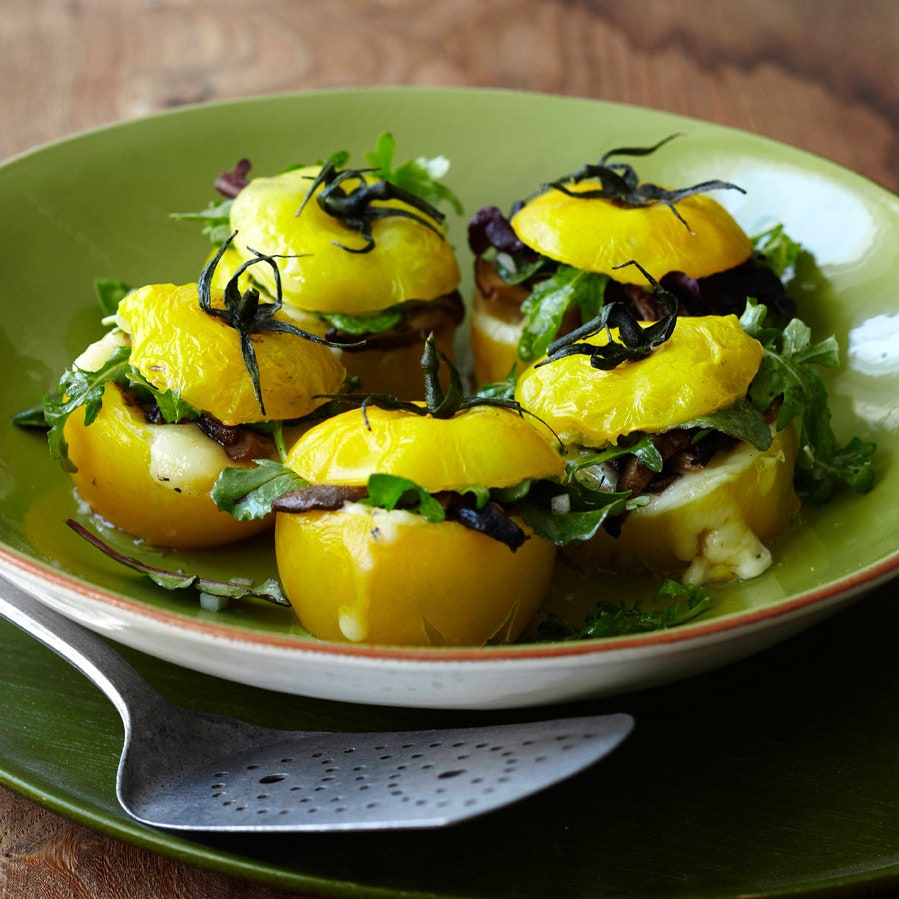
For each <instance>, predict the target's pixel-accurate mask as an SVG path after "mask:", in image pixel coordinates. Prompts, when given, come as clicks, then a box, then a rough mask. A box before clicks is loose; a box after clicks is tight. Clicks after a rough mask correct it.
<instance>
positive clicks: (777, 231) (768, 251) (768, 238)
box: [752, 225, 804, 278]
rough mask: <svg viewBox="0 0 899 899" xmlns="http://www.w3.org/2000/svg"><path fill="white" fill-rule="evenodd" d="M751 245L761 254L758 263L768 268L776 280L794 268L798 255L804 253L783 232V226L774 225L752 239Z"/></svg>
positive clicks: (800, 245) (796, 243)
mask: <svg viewBox="0 0 899 899" xmlns="http://www.w3.org/2000/svg"><path fill="white" fill-rule="evenodd" d="M752 245H753V247H754V248H755V250H756V252H757V253H760V254H761V258H760V260H759V261H760V262H761V263H762V265H764V266H765V267H766V268H770V269H771V271H772V272H774V274H775V275H777V277H778V278H783V277H784V275H785V274H786V273H787V272H789V271H791V270H793V269H794V268H795V267H796V262H797V260H798V259H799V256H800V254H802V253H803V252H804V250H803V248H802V244H801V243H798V242H797V241H795V240H793V239H792V238H791V237H790V236H789V235H788V234H787V233H786V231H785V230H784V226H783V225H774V227H772V228H769V229H768V230H767V231H763V232H762V233H761V234H756V235H755V236H754V237H752Z"/></svg>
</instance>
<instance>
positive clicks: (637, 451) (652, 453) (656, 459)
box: [565, 434, 665, 482]
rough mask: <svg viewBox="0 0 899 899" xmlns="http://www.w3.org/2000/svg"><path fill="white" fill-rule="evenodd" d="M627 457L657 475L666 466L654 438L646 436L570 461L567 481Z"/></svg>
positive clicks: (566, 468)
mask: <svg viewBox="0 0 899 899" xmlns="http://www.w3.org/2000/svg"><path fill="white" fill-rule="evenodd" d="M627 455H634V456H636V457H637V458H638V459H639V460H640V461H641V462H642V463H643V464H644V465H645V466H646V467H647V468H648V469H649V470H650V471H654V472H656V473H658V472H660V471H661V470H662V468H663V467H664V466H665V460H664V459H663V458H662V454H661V453H660V452H659V451H658V450H657V449H656V446H655V444H654V443H653V442H652V437H651V436H650V435H649V434H645V435H644V436H643V437H641V438H640V439H639V440H638V441H637V442H636V443H631V444H626V443H621V444H617V445H615V446H610V447H608V448H607V449H604V450H602V451H601V452H598V453H584V454H582V455H580V456H578V457H577V458H576V459H571V460H569V461H568V462H566V464H565V470H566V479H567V480H568V481H569V482H570V481H572V480H573V478H574V476H575V475H576V474H577V472H579V471H580V470H581V469H584V468H590V467H592V466H594V465H602V464H603V463H605V462H611V461H612V460H613V459H617V458H619V457H620V456H627Z"/></svg>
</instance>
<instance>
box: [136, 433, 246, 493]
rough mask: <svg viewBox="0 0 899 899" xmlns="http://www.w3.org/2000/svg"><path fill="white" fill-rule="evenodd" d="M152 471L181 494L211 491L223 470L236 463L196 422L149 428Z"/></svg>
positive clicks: (161, 482)
mask: <svg viewBox="0 0 899 899" xmlns="http://www.w3.org/2000/svg"><path fill="white" fill-rule="evenodd" d="M148 431H149V432H150V436H151V440H150V474H151V475H152V477H153V478H155V479H156V480H157V481H159V483H160V484H163V485H165V486H166V487H168V488H169V489H171V490H175V491H177V492H178V493H187V494H192V495H194V494H204V493H209V491H210V490H211V489H212V485H213V483H214V482H215V479H216V478H217V477H218V476H219V473H220V472H221V470H222V469H223V468H225V467H227V466H229V465H233V463H232V462H231V460H230V459H229V458H228V454H227V453H226V452H225V451H224V450H223V449H222V447H221V446H219V444H217V443H216V442H215V441H214V440H210V439H209V438H208V437H207V436H206V435H205V434H204V433H203V432H202V431H201V430H200V429H199V428H198V427H197V426H196V425H194V424H183V425H179V424H168V425H158V426H156V427H152V428H148Z"/></svg>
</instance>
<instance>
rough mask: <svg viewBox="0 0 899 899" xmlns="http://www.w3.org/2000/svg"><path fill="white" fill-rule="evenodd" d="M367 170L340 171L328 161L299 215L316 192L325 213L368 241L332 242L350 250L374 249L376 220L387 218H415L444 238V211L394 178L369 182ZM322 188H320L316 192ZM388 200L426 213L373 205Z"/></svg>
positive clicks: (355, 251)
mask: <svg viewBox="0 0 899 899" xmlns="http://www.w3.org/2000/svg"><path fill="white" fill-rule="evenodd" d="M367 171H370V169H342V170H341V169H338V168H336V167H335V166H334V165H333V164H332V163H330V162H326V163H325V165H324V166H323V167H322V170H321V171H320V172H319V173H318V175H316V176H315V178H313V180H312V183H311V185H310V187H309V190H308V191H307V192H306V196H305V197H304V198H303V202H302V203H301V204H300V208H299V209H298V210H297V213H296V214H297V215H298V216H299V215H302V214H303V210H304V209H305V208H306V204H307V203H308V202H309V200H310V199H311V198H312V196H313V194H314V195H315V201H316V202H317V203H318V205H319V207H320V208H321V209H322V211H323V212H325V213H326V214H327V215H330V216H331V217H332V218H335V219H337V220H338V221H339V222H340V223H341V224H343V225H345V226H346V227H347V228H349V229H350V230H351V231H355V232H356V233H357V234H359V235H360V236H361V237H362V238H363V239H364V240H365V243H364V244H363V245H362V246H361V247H348V246H346V244H342V243H338V242H337V241H332V243H333V244H334V246H337V247H340V248H341V249H342V250H346V251H347V252H348V253H370V252H371V251H372V250H373V249H374V248H375V239H374V236H373V235H372V230H371V229H372V226H373V225H374V223H375V222H378V221H381V220H382V219H386V218H407V219H412V220H413V221H416V222H418V223H419V224H420V225H424V226H425V227H426V228H428V229H429V230H431V231H433V232H434V233H435V234H436V235H437V236H438V237H440V238H441V240H442V239H444V235H443V231H442V230H441V229H440V227H438V226H440V225H442V224H443V222H444V219H445V216H444V215H443V213H442V212H440V211H439V210H438V209H436V208H435V207H434V206H432V205H431V204H430V203H428V202H426V201H425V200H423V199H421V197H419V196H417V195H416V194H413V193H411V192H410V191H408V190H405V189H404V188H402V187H399V186H398V185H396V184H394V183H392V182H391V181H385V180H383V179H382V180H381V181H376V182H375V183H374V184H369V183H368V182H367V181H366V180H365V173H366V172H367ZM350 184H355V187H352V188H351V189H349V190H347V186H348V185H350ZM319 187H321V190H320V191H318V193H315V192H316V191H317V190H318V188H319ZM385 200H401V201H402V202H403V203H406V204H407V205H409V206H412V207H413V208H414V209H417V210H418V211H419V212H421V213H423V215H417V214H416V213H414V212H410V211H409V210H408V209H403V208H401V207H398V206H374V205H372V204H373V203H376V202H382V201H385ZM425 216H427V218H425ZM428 219H431V221H428Z"/></svg>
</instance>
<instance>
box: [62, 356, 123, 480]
mask: <svg viewBox="0 0 899 899" xmlns="http://www.w3.org/2000/svg"><path fill="white" fill-rule="evenodd" d="M130 358H131V347H127V346H120V347H116V348H115V350H113V352H112V355H110V357H109V359H107V360H106V362H105V363H104V364H103V365H102V366H100V368H99V369H97V371H84V370H83V369H80V368H77V367H76V368H71V369H67V370H66V371H65V372H64V373H63V375H62V378H60V381H59V388H58V391H59V398H58V399H57V398H53V397H51V396H49V395H48V396H45V397H44V419H45V421H46V423H47V425H48V427H49V428H50V430H49V432H48V434H47V439H48V441H49V443H50V456H51V457H52V458H53V459H57V460H59V462H60V463H61V465H62V467H63V468H64V469H65V470H66V471H70V472H72V471H77V469H76V467H75V465H74V463H73V462H72V460H71V459H69V453H68V444H67V443H66V439H65V437H64V436H63V428H64V427H65V424H66V422H67V421H68V418H69V416H70V415H71V414H72V413H73V412H74V411H75V410H76V409H81V408H83V409H84V423H85V425H89V424H91V422H93V421H94V419H95V418H96V417H97V415H99V413H100V409H101V407H102V406H103V391H104V390H105V389H106V383H107V382H108V381H116V382H120V381H122V380H125V379H127V377H128V375H129V374H130V372H131V363H130V361H129V360H130Z"/></svg>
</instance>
